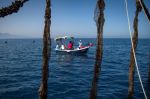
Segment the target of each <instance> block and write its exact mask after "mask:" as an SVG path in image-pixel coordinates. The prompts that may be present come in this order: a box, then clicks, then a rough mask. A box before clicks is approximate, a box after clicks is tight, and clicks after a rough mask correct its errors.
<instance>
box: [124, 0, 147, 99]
mask: <svg viewBox="0 0 150 99" xmlns="http://www.w3.org/2000/svg"><path fill="white" fill-rule="evenodd" d="M125 5H126V14H127V19H128V27H129V33H130V39H131V45H132V51H133V55H134V60H135V66H136V69H137V73H138V77H139V81H140V84H141V87H142V90H143V93H144V96H145V99H147V96H146V93H145V89H144V87H143V83H142V80H141V76H140V72H139V68H138V64H137V60H136V55H135V50H134V47H133V41H132V33H131V27H130V19H129V13H128V3H127V0H125Z"/></svg>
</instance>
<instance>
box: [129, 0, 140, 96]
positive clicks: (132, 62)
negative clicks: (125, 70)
mask: <svg viewBox="0 0 150 99" xmlns="http://www.w3.org/2000/svg"><path fill="white" fill-rule="evenodd" d="M141 9H142V8H141V6H140V3H139V1H138V0H136V12H135V17H134V24H133V28H134V34H133V37H132V40H133V48H132V46H131V52H130V65H129V89H128V98H132V96H133V93H134V73H135V71H134V70H135V67H134V65H135V58H134V54H133V49H134V50H135V51H136V47H137V44H138V15H139V12H141Z"/></svg>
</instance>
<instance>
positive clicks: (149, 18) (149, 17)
mask: <svg viewBox="0 0 150 99" xmlns="http://www.w3.org/2000/svg"><path fill="white" fill-rule="evenodd" d="M138 1H139V2H140V5H141V7H142V9H143V11H144V14H145V16H146V17H147V19H148V22H149V24H150V16H148V15H147V14H149V13H148V10H147V9H146V8H144V6H143V4H142V1H141V0H138ZM146 10H147V11H146ZM146 12H147V13H146Z"/></svg>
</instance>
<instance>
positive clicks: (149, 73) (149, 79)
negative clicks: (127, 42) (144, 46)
mask: <svg viewBox="0 0 150 99" xmlns="http://www.w3.org/2000/svg"><path fill="white" fill-rule="evenodd" d="M148 82H150V50H149V71H148Z"/></svg>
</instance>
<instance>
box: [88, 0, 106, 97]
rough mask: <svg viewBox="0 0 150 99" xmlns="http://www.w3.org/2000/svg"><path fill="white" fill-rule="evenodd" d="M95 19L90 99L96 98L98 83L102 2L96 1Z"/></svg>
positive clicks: (101, 42) (101, 43) (101, 52)
mask: <svg viewBox="0 0 150 99" xmlns="http://www.w3.org/2000/svg"><path fill="white" fill-rule="evenodd" d="M96 7H97V8H96V9H97V10H98V11H97V12H95V14H97V16H96V17H97V18H96V20H95V21H96V24H97V49H96V56H95V57H96V59H95V64H94V74H93V80H92V87H91V90H90V97H89V98H90V99H96V96H97V83H98V77H99V73H100V71H101V63H102V55H103V25H104V21H105V19H104V9H105V2H104V0H98V1H97V6H96Z"/></svg>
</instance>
